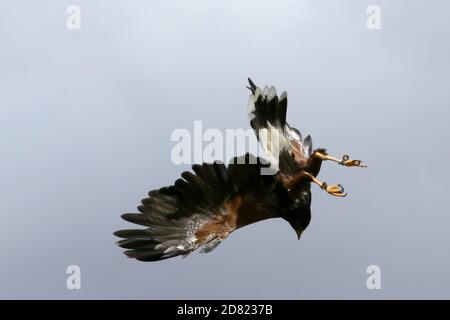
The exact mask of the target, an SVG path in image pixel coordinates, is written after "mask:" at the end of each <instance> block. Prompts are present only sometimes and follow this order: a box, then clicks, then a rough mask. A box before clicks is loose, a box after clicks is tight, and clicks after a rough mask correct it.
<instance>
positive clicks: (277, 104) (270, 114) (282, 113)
mask: <svg viewBox="0 0 450 320" xmlns="http://www.w3.org/2000/svg"><path fill="white" fill-rule="evenodd" d="M248 82H249V84H250V86H247V88H248V89H249V90H250V91H251V92H252V94H251V95H250V100H249V103H248V114H249V117H250V125H251V126H252V128H253V129H254V130H255V131H256V132H259V130H260V129H263V128H265V129H268V128H269V125H270V126H272V127H274V128H277V129H280V130H284V128H285V126H286V111H287V93H286V91H283V93H282V94H281V96H280V97H278V96H277V91H276V89H275V87H274V86H271V87H270V88H269V87H268V86H265V87H264V89H263V91H261V89H260V88H258V87H257V86H256V85H255V83H254V82H253V81H252V80H251V79H250V78H248Z"/></svg>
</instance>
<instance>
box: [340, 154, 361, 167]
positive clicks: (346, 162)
mask: <svg viewBox="0 0 450 320" xmlns="http://www.w3.org/2000/svg"><path fill="white" fill-rule="evenodd" d="M340 163H341V165H343V166H346V167H360V168H367V165H365V164H362V161H361V160H350V157H349V156H347V155H345V156H343V157H342V160H341V162H340Z"/></svg>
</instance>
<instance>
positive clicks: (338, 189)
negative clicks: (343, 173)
mask: <svg viewBox="0 0 450 320" xmlns="http://www.w3.org/2000/svg"><path fill="white" fill-rule="evenodd" d="M325 190H326V191H327V192H328V193H329V194H331V195H333V196H336V197H345V196H347V193H344V187H343V186H341V185H340V184H333V185H331V186H326V187H325Z"/></svg>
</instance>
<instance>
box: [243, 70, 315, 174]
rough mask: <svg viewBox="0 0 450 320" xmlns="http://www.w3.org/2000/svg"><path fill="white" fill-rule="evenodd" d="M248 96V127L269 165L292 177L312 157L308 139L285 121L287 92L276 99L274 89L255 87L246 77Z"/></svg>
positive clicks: (309, 138) (309, 139)
mask: <svg viewBox="0 0 450 320" xmlns="http://www.w3.org/2000/svg"><path fill="white" fill-rule="evenodd" d="M248 82H249V84H250V86H248V87H247V88H248V89H250V91H251V94H250V98H249V103H248V114H249V117H250V125H251V126H252V128H253V129H254V130H255V134H256V136H257V138H258V141H259V142H260V143H261V145H262V147H263V150H264V151H265V153H266V156H267V157H268V159H269V161H270V163H272V164H278V167H279V171H281V172H283V173H285V174H295V173H297V172H298V170H299V168H301V167H302V165H304V164H305V163H306V161H307V159H308V158H309V156H310V155H311V152H312V140H311V136H309V135H308V136H307V137H306V138H305V139H303V138H302V135H301V133H300V131H299V130H297V129H295V128H293V127H291V126H289V124H288V123H287V122H286V111H287V93H286V91H284V92H283V93H282V94H281V96H279V97H278V96H277V92H276V89H275V87H274V86H271V87H270V88H269V87H268V86H265V87H264V89H263V90H261V89H260V88H259V87H257V86H256V85H255V84H254V83H253V81H252V80H251V79H250V78H249V79H248Z"/></svg>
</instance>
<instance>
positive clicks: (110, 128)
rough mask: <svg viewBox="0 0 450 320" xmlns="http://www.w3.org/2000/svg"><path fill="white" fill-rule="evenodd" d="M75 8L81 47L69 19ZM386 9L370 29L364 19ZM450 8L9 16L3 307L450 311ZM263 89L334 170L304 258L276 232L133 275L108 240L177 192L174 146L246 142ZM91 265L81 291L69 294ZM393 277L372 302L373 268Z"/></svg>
mask: <svg viewBox="0 0 450 320" xmlns="http://www.w3.org/2000/svg"><path fill="white" fill-rule="evenodd" d="M71 4H76V5H78V6H79V7H80V8H81V29H80V30H68V29H67V27H66V19H67V17H68V15H67V13H66V9H67V7H68V6H69V5H71ZM369 5H378V6H379V7H380V8H381V29H380V30H368V28H367V26H366V20H367V14H366V9H367V7H368V6H369ZM449 11H450V3H449V2H448V1H444V0H442V1H437V0H436V1H432V2H426V1H411V0H408V1H406V0H390V1H387V0H386V1H382V0H372V1H351V0H344V1H339V2H338V1H333V0H328V1H318V0H314V1H313V0H309V1H306V0H304V1H298V0H295V1H294V0H292V1H286V0H283V1H256V0H254V1H237V0H233V1H230V0H227V1H225V0H220V1H212V0H208V1H207V0H202V1H200V0H190V1H182V0H179V1H172V0H170V1H167V0H159V1H144V0H141V1H137V0H132V1H118V0H114V1H113V0H108V1H106V0H99V1H87V0H75V1H56V0H53V1H49V0H46V1H39V3H38V2H34V1H21V0H4V1H1V3H0V128H1V135H0V146H1V148H0V193H1V200H0V239H1V241H0V250H1V251H0V252H1V254H2V258H1V263H0V298H146V299H147V298H178V299H181V298H191V299H196V298H210V299H214V298H274V299H277V298H290V299H298V298H363V299H378V298H450V273H449V270H450V254H449V243H450V232H449V228H450V211H449V209H448V207H447V202H448V199H449V195H448V192H449V186H448V183H449V178H450V174H449V170H448V165H447V164H448V163H449V161H450V151H449V148H448V146H449V142H450V141H449V140H450V128H449V126H448V123H449V118H450V108H449V103H450V91H449V86H450V61H449V58H448V57H450V42H449V41H448V39H449V36H450V20H449V18H448V17H449ZM248 76H251V77H252V78H253V80H254V81H255V82H256V83H257V84H259V85H265V84H273V85H275V86H276V87H277V89H278V91H279V92H281V91H282V90H287V91H288V94H289V106H288V120H289V122H290V124H291V125H293V126H295V127H297V128H299V129H300V130H301V131H302V132H303V133H304V134H307V133H310V134H311V135H312V137H313V141H314V145H315V146H316V147H319V146H320V147H326V148H327V149H328V151H329V152H330V153H331V154H333V155H336V156H338V157H339V156H341V155H342V154H344V153H345V154H350V155H351V156H352V157H355V158H357V159H363V160H364V161H365V162H366V163H368V165H369V168H367V169H365V170H364V169H359V168H354V169H350V168H342V167H339V166H336V165H333V164H332V163H327V164H326V165H325V166H324V168H323V170H322V172H321V174H320V178H321V179H322V180H324V181H327V182H328V183H341V184H342V185H344V187H345V188H346V191H347V192H349V196H348V197H347V198H344V199H341V198H334V197H331V196H329V195H327V194H326V193H324V192H323V191H321V190H320V189H319V188H316V187H315V186H313V187H312V189H313V204H312V214H313V217H312V221H311V224H310V226H309V228H308V229H307V231H306V232H305V233H304V235H303V237H302V240H301V241H300V242H299V241H297V240H296V236H295V233H294V231H293V230H292V229H291V227H290V226H289V225H288V224H287V223H286V222H284V221H282V220H267V221H264V222H261V223H257V224H254V225H251V226H249V227H246V228H245V229H241V230H239V231H237V232H236V233H233V234H232V235H231V236H230V237H229V238H228V239H227V240H226V241H224V242H223V243H222V244H221V245H220V246H219V247H218V248H217V249H216V250H215V251H213V252H211V253H209V254H192V255H191V256H189V257H188V258H186V259H180V258H174V259H169V260H166V261H162V262H157V263H142V262H137V261H135V260H130V259H127V258H126V257H125V256H124V255H123V254H122V250H121V249H120V248H118V247H117V246H116V245H115V241H116V240H117V239H116V238H115V237H114V236H113V234H112V233H113V232H114V231H115V230H117V229H121V228H124V227H126V228H127V227H130V225H129V224H127V223H125V222H124V221H122V220H121V219H120V214H122V213H123V212H129V211H135V208H136V206H137V205H138V204H139V202H140V200H141V199H142V198H144V197H145V196H146V193H147V192H148V191H149V190H151V189H155V188H159V187H161V186H164V185H170V184H171V183H172V182H173V181H174V180H175V179H176V178H177V177H178V176H179V174H180V173H181V171H183V170H185V169H187V168H188V166H180V165H175V164H173V163H172V162H171V159H170V154H171V149H172V147H173V146H174V143H173V142H171V140H170V136H171V133H172V132H173V131H174V130H175V129H177V128H187V129H189V130H192V128H193V124H194V121H195V120H202V121H203V126H204V128H219V129H221V130H224V129H227V128H244V129H246V128H248V127H249V125H248V120H247V115H246V110H247V101H248V94H249V92H248V90H247V89H245V87H244V84H245V81H246V78H247V77H248ZM72 264H75V265H78V266H80V268H81V272H82V277H81V279H82V289H81V290H68V289H67V288H66V278H67V276H68V275H67V274H66V273H65V271H66V268H67V266H69V265H72ZM369 265H378V266H380V268H381V286H382V288H381V290H368V289H367V287H366V279H367V277H368V275H367V274H366V268H367V267H368V266H369Z"/></svg>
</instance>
